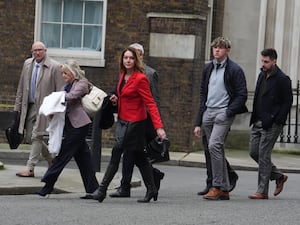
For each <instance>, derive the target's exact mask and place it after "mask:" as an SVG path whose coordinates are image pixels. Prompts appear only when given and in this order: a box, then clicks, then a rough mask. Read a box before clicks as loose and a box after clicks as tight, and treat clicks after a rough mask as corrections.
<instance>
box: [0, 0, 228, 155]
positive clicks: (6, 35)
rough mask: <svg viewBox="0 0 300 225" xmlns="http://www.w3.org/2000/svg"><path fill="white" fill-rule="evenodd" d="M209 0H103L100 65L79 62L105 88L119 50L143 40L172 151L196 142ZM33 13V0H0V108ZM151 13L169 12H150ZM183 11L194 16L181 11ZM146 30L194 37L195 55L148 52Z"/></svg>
mask: <svg viewBox="0 0 300 225" xmlns="http://www.w3.org/2000/svg"><path fill="white" fill-rule="evenodd" d="M208 2H209V1H208V0H205V1H202V0H187V1H180V0H172V1H160V0H152V1H139V0H132V1H120V0H109V1H107V18H106V37H105V53H104V55H105V66H104V67H82V68H83V69H84V70H85V72H86V76H87V78H88V79H89V80H90V81H92V82H93V83H95V84H96V85H97V86H99V87H101V88H102V89H103V90H105V91H107V92H109V91H111V90H112V89H113V87H114V85H115V84H116V81H117V79H118V57H119V55H120V53H121V51H122V50H123V49H124V48H125V47H126V46H128V45H129V44H131V43H132V42H139V43H141V44H143V45H144V48H145V56H144V60H145V62H146V63H147V64H148V65H150V66H152V67H153V68H155V69H156V70H157V71H158V73H159V87H160V98H161V112H162V118H163V121H164V124H165V127H166V131H167V134H168V136H169V139H170V140H171V143H172V151H186V152H187V151H193V150H195V146H196V145H197V141H196V142H195V138H194V136H193V132H192V131H193V122H194V118H195V113H196V111H197V107H198V101H199V86H200V78H201V71H202V68H203V65H204V62H205V46H206V41H207V40H206V32H207V20H206V18H207V11H208V10H209V8H208ZM223 7H224V0H218V1H215V3H214V9H213V12H214V13H213V26H212V38H213V37H215V36H218V35H220V34H221V33H222V17H223ZM34 12H35V0H26V1H25V0H14V1H11V0H0V21H1V22H0V23H1V25H0V36H1V42H0V49H1V51H0V54H1V65H0V84H1V89H0V110H12V106H13V104H14V98H15V93H16V89H17V84H18V80H19V75H20V72H21V69H22V65H23V62H24V60H25V59H26V58H28V57H29V56H30V54H31V53H30V48H31V44H32V43H33V41H34V23H35V13H34ZM151 13H156V15H172V16H151ZM183 14H184V15H197V16H194V17H190V18H187V17H182V16H180V15H183ZM149 15H150V16H149ZM174 15H175V16H174ZM151 33H158V34H180V35H193V36H195V40H196V43H195V54H194V57H193V58H192V59H184V58H172V57H154V56H150V54H149V47H150V44H149V43H150V34H151ZM208 42H210V40H209V41H208ZM175 47H176V46H175ZM113 131H114V129H110V130H106V131H103V134H102V135H103V146H107V147H109V146H111V143H112V140H113Z"/></svg>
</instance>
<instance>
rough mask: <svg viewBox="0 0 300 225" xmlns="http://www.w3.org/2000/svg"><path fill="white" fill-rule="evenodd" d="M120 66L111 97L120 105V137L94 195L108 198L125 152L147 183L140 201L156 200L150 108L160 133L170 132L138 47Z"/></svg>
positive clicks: (126, 53)
mask: <svg viewBox="0 0 300 225" xmlns="http://www.w3.org/2000/svg"><path fill="white" fill-rule="evenodd" d="M119 66H120V80H119V82H118V86H117V93H116V94H113V95H112V96H111V97H110V100H111V101H112V103H113V104H117V105H118V117H119V118H118V122H117V127H116V141H115V144H114V147H113V149H112V155H111V159H110V162H109V165H108V167H107V169H106V171H105V174H104V177H103V179H102V182H101V184H100V186H99V188H98V190H97V193H95V194H93V198H94V199H96V200H98V201H99V202H102V201H103V200H104V198H105V197H106V191H107V187H108V185H109V184H110V182H111V181H112V179H113V177H114V175H115V174H116V172H117V171H118V167H119V162H120V158H121V155H122V154H132V156H133V158H134V161H135V164H136V165H137V167H138V168H139V170H140V173H141V175H142V178H143V181H144V183H145V186H146V187H147V193H146V195H145V197H144V198H143V199H140V200H138V202H149V201H150V200H151V199H152V198H153V200H154V201H156V200H157V195H158V193H157V190H156V187H155V185H154V179H153V173H152V168H151V165H150V163H149V161H148V159H147V158H146V154H145V152H144V146H145V145H144V141H145V140H144V138H145V129H146V126H145V124H146V118H147V111H148V112H149V114H150V117H151V120H152V123H153V126H154V128H155V129H156V132H157V135H158V137H159V138H161V139H162V140H163V139H165V138H166V133H165V131H164V129H163V124H162V121H161V118H160V114H159V112H158V109H157V106H156V104H155V102H154V99H153V97H152V95H151V91H150V85H149V80H148V78H147V77H146V75H145V74H144V73H143V71H144V69H143V66H142V62H141V60H140V58H139V57H138V54H137V52H136V50H135V49H134V48H131V47H129V48H127V49H125V50H124V51H123V52H122V55H121V57H120V63H119Z"/></svg>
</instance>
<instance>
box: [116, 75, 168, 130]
mask: <svg viewBox="0 0 300 225" xmlns="http://www.w3.org/2000/svg"><path fill="white" fill-rule="evenodd" d="M124 76H125V73H122V74H121V75H120V80H119V83H118V88H117V93H118V116H119V118H120V119H121V120H125V121H129V122H137V121H142V120H145V119H146V118H147V111H148V112H149V114H150V117H151V120H152V123H153V126H154V128H155V129H158V128H163V123H162V121H161V118H160V114H159V111H158V109H157V106H156V104H155V102H154V99H153V97H152V94H151V91H150V84H149V80H148V78H147V77H146V75H145V74H143V73H141V72H138V71H135V72H134V73H133V74H132V75H131V76H130V77H129V79H128V80H127V82H126V83H125V84H124V86H123V88H122V91H120V87H121V84H122V81H123V80H124Z"/></svg>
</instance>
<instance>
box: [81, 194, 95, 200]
mask: <svg viewBox="0 0 300 225" xmlns="http://www.w3.org/2000/svg"><path fill="white" fill-rule="evenodd" d="M80 199H93V195H92V194H86V195H84V196H81V197H80Z"/></svg>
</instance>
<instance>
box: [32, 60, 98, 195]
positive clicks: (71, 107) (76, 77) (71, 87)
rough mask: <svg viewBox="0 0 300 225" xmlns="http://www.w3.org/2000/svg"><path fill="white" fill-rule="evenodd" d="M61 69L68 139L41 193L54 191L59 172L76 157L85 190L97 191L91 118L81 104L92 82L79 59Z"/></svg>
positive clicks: (47, 176)
mask: <svg viewBox="0 0 300 225" xmlns="http://www.w3.org/2000/svg"><path fill="white" fill-rule="evenodd" d="M61 72H62V76H63V78H64V81H65V82H66V85H65V87H64V90H65V92H66V93H65V101H66V106H67V108H66V116H65V127H64V139H63V141H62V145H61V150H60V152H59V154H58V155H57V156H56V157H55V158H54V160H53V165H52V166H51V167H50V168H49V169H48V170H47V172H46V173H45V175H44V176H43V178H42V182H44V183H45V186H44V187H43V188H42V189H41V190H40V191H38V192H37V194H39V195H40V196H43V197H45V196H46V195H48V194H50V193H51V192H52V191H53V188H54V184H55V182H56V181H57V179H58V176H59V175H60V173H61V172H62V170H63V169H64V167H65V166H66V165H67V163H68V162H69V161H70V160H71V159H72V157H74V159H75V161H76V163H77V166H78V168H79V170H80V174H81V178H82V181H83V184H84V188H85V191H86V192H87V193H93V192H94V191H95V190H96V189H97V187H98V186H99V184H98V182H97V179H96V176H95V170H94V166H93V160H92V157H91V152H90V150H89V147H88V145H87V143H86V141H85V138H86V136H87V134H88V129H89V124H90V123H91V120H90V118H89V116H88V115H87V113H86V112H85V111H84V109H83V107H82V105H81V98H82V97H83V96H84V95H86V94H87V93H89V90H90V86H89V82H88V81H87V79H86V78H85V76H84V71H83V70H81V68H80V67H79V65H78V64H77V63H76V62H75V61H68V62H66V63H65V64H63V65H62V66H61Z"/></svg>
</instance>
